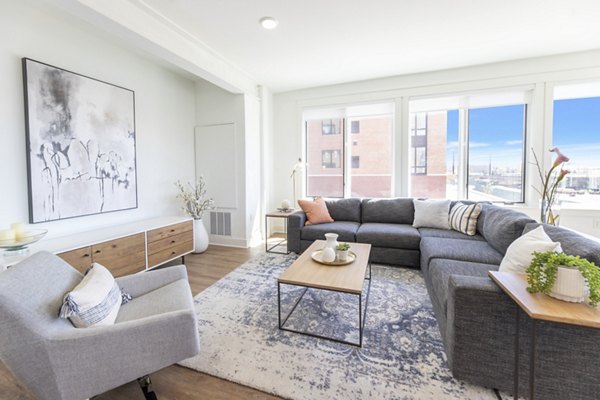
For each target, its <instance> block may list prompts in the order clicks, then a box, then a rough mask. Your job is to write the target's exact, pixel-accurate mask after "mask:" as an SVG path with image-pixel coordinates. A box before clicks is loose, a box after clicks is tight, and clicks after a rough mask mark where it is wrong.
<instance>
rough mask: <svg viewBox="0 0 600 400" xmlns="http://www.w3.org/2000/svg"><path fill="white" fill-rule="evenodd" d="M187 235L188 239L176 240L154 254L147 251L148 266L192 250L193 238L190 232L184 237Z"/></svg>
mask: <svg viewBox="0 0 600 400" xmlns="http://www.w3.org/2000/svg"><path fill="white" fill-rule="evenodd" d="M188 237H189V240H186V241H182V242H178V243H177V244H174V245H172V246H169V247H166V248H163V249H162V250H160V251H158V252H156V253H154V254H150V253H148V268H152V267H155V266H157V265H160V264H162V263H165V262H167V261H169V260H172V259H174V258H177V257H181V256H183V255H185V254H188V253H190V252H192V251H193V250H194V239H193V238H192V235H191V234H190V235H187V236H186V238H188Z"/></svg>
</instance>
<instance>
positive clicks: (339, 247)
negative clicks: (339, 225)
mask: <svg viewBox="0 0 600 400" xmlns="http://www.w3.org/2000/svg"><path fill="white" fill-rule="evenodd" d="M335 249H336V250H338V251H346V250H348V249H350V245H349V244H348V243H340V244H338V245H337V246H336V247H335Z"/></svg>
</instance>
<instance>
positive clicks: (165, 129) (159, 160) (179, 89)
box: [0, 0, 196, 236]
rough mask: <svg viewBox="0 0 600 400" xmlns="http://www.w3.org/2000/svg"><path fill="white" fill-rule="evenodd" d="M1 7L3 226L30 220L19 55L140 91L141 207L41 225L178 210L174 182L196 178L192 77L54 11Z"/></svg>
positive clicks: (75, 225)
mask: <svg viewBox="0 0 600 400" xmlns="http://www.w3.org/2000/svg"><path fill="white" fill-rule="evenodd" d="M0 5H1V9H2V12H1V13H0V36H1V37H2V38H3V39H2V41H1V42H0V87H1V88H2V90H1V91H0V137H1V138H2V145H1V146H0V182H1V186H0V187H1V189H0V229H1V228H2V227H3V226H5V225H7V224H9V223H11V222H15V221H27V220H28V219H29V217H28V197H27V176H26V155H25V124H24V105H23V80H22V73H21V58H22V57H29V58H32V59H35V60H38V61H42V62H45V63H48V64H50V65H54V66H57V67H61V68H65V69H68V70H71V71H74V72H77V73H80V74H84V75H87V76H90V77H94V78H97V79H100V80H104V81H106V82H110V83H113V84H116V85H119V86H123V87H126V88H128V89H132V90H134V91H135V112H136V121H135V122H136V134H137V135H136V136H137V168H138V182H137V183H138V203H139V207H138V208H137V209H135V210H129V211H119V212H114V213H108V214H102V215H95V216H87V217H81V218H74V219H70V220H64V221H55V222H50V223H44V224H38V225H37V226H38V227H43V228H47V229H48V230H49V234H48V235H49V236H61V235H64V234H68V233H73V232H78V231H85V230H90V229H93V228H96V227H102V226H110V225H115V224H121V223H124V222H128V221H132V220H138V219H143V218H147V217H153V216H160V215H180V214H181V212H180V210H179V204H178V202H177V200H176V199H175V194H176V192H175V187H174V185H173V182H174V181H175V180H177V179H181V180H193V178H194V154H193V129H194V124H195V117H196V116H195V84H194V82H192V81H190V80H188V79H186V78H183V77H182V76H180V75H177V74H175V73H174V72H171V71H169V70H167V69H165V68H164V67H161V66H159V65H158V64H157V63H155V62H153V61H151V60H149V59H146V58H144V57H142V56H140V55H137V54H134V53H132V52H131V51H130V50H129V49H127V48H125V47H122V46H121V45H120V44H119V43H118V42H116V41H115V40H114V39H108V38H107V37H106V36H104V35H103V34H99V33H98V32H96V31H94V30H92V29H91V28H87V27H85V26H84V25H83V24H77V23H75V24H74V23H73V21H72V18H71V17H67V16H64V15H62V14H61V13H59V12H57V11H53V10H52V9H49V8H40V7H38V6H36V5H34V3H31V2H28V1H8V0H0Z"/></svg>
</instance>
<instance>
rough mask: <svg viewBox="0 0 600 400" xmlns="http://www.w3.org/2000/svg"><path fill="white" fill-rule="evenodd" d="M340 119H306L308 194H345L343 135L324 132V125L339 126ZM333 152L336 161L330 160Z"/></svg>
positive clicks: (338, 195)
mask: <svg viewBox="0 0 600 400" xmlns="http://www.w3.org/2000/svg"><path fill="white" fill-rule="evenodd" d="M342 121H343V120H342V119H340V118H336V119H333V118H326V119H314V120H308V121H306V122H305V129H306V164H307V166H306V178H307V192H306V195H307V196H323V197H343V196H344V171H343V168H342V167H343V160H344V137H343V135H334V134H324V133H323V132H324V130H323V127H325V126H328V127H332V126H333V127H335V126H342ZM327 129H329V128H327ZM333 151H335V152H336V155H335V158H336V160H337V162H334V161H333V159H334V157H333V154H332V152H333Z"/></svg>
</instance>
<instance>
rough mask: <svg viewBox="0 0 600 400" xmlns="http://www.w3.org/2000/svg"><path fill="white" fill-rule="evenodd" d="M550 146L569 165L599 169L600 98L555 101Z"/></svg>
mask: <svg viewBox="0 0 600 400" xmlns="http://www.w3.org/2000/svg"><path fill="white" fill-rule="evenodd" d="M553 144H554V146H557V147H559V148H560V149H561V152H562V153H564V154H565V155H566V156H568V157H570V158H571V162H570V163H569V164H570V165H571V166H578V165H579V166H584V167H595V168H600V157H599V156H598V155H599V154H600V97H590V98H583V99H568V100H555V101H554V121H553Z"/></svg>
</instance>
